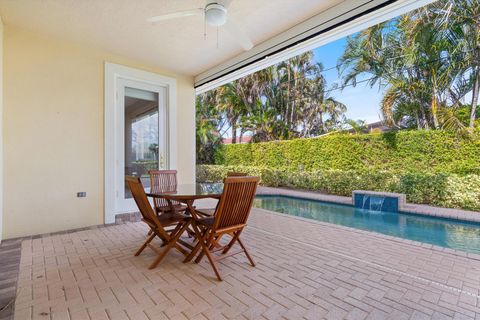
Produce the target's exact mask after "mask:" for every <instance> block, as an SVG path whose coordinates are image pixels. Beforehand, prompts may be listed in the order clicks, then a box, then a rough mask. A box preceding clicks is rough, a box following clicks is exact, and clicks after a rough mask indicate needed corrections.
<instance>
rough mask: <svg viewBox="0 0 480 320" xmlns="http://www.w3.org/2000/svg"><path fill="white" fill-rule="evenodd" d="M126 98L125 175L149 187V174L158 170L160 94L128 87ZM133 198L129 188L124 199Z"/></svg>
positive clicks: (126, 189)
mask: <svg viewBox="0 0 480 320" xmlns="http://www.w3.org/2000/svg"><path fill="white" fill-rule="evenodd" d="M124 99H125V140H124V141H125V175H132V176H138V177H141V179H142V183H143V185H144V186H145V187H150V179H149V177H148V171H149V170H154V169H158V168H159V150H158V140H159V139H158V137H159V130H158V129H159V128H158V120H159V119H158V93H156V92H149V91H145V90H140V89H135V88H130V87H125V97H124ZM162 166H163V165H162ZM131 197H132V195H131V193H130V190H129V189H128V187H126V188H125V198H131Z"/></svg>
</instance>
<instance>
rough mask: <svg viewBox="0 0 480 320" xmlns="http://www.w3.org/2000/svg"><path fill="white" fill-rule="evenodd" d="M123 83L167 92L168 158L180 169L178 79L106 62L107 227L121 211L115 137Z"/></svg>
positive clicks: (105, 164) (170, 165)
mask: <svg viewBox="0 0 480 320" xmlns="http://www.w3.org/2000/svg"><path fill="white" fill-rule="evenodd" d="M120 79H126V80H132V81H137V82H143V83H145V84H149V85H154V86H160V87H165V88H166V114H167V130H166V141H167V146H166V149H167V155H168V159H167V160H168V161H167V163H168V164H169V168H170V169H176V168H177V130H176V125H177V101H176V97H177V89H176V87H177V84H176V80H175V79H174V78H170V77H165V76H162V75H159V74H155V73H151V72H147V71H143V70H138V69H133V68H129V67H125V66H122V65H118V64H114V63H109V62H105V145H104V148H105V160H104V166H105V196H104V197H105V223H114V222H115V215H116V214H118V213H120V211H121V210H119V209H118V208H117V201H116V196H117V194H116V186H117V185H118V181H116V180H118V178H117V177H116V176H117V175H116V174H115V167H116V163H117V156H116V154H117V150H116V142H115V141H116V139H115V136H116V134H117V132H118V127H119V126H120V125H122V126H123V124H117V119H118V114H117V113H118V112H124V110H119V109H120V108H118V103H117V101H118V99H117V92H116V91H117V84H118V81H119V80H120ZM122 98H123V97H122Z"/></svg>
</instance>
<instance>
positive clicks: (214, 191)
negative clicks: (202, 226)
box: [146, 183, 223, 262]
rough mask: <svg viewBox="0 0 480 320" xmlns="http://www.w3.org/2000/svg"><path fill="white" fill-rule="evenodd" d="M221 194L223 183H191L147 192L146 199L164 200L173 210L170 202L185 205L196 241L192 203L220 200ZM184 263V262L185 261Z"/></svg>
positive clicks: (195, 214) (194, 213) (196, 218)
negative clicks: (212, 199) (211, 199)
mask: <svg viewBox="0 0 480 320" xmlns="http://www.w3.org/2000/svg"><path fill="white" fill-rule="evenodd" d="M222 193H223V183H192V184H177V185H175V186H169V187H164V189H163V190H160V191H158V190H157V191H155V192H153V191H148V192H146V194H147V196H148V197H152V198H164V199H166V200H167V202H168V203H169V205H170V206H171V207H172V209H173V210H175V207H174V206H172V205H171V202H172V201H178V202H181V203H184V204H186V205H187V211H188V212H189V213H190V215H191V216H192V218H193V219H192V227H193V229H194V231H195V233H193V232H192V235H195V238H196V240H199V239H198V232H199V230H198V227H197V223H196V221H197V220H198V219H199V218H200V217H199V216H198V214H197V212H196V211H195V207H194V206H193V203H194V202H195V200H198V199H206V198H214V199H220V197H221V196H222ZM185 262H186V261H185Z"/></svg>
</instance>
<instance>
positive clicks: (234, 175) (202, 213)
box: [197, 172, 248, 217]
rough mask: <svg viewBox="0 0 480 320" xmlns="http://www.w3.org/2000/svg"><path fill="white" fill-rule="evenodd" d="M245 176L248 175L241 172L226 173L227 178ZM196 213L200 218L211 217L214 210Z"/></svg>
mask: <svg viewBox="0 0 480 320" xmlns="http://www.w3.org/2000/svg"><path fill="white" fill-rule="evenodd" d="M247 176H248V174H247V173H243V172H228V173H227V177H247ZM197 212H198V213H199V214H200V215H202V216H205V217H211V216H213V215H214V214H215V209H200V210H197Z"/></svg>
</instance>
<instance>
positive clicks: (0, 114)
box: [0, 18, 3, 241]
mask: <svg viewBox="0 0 480 320" xmlns="http://www.w3.org/2000/svg"><path fill="white" fill-rule="evenodd" d="M2 119H3V22H2V18H0V241H2V236H3V227H2V226H3V120H2Z"/></svg>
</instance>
